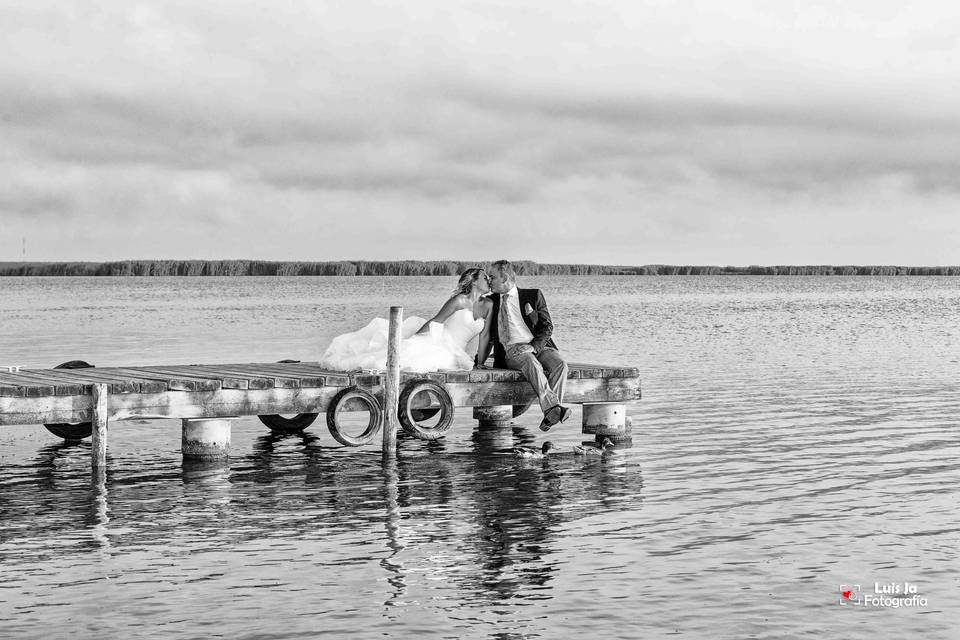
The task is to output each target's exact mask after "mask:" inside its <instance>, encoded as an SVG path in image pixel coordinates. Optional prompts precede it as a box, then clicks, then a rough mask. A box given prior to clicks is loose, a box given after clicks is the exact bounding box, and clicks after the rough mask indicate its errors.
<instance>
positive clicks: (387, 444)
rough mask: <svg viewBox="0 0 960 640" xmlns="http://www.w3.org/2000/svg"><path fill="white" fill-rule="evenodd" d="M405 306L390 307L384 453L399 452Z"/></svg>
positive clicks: (385, 380) (387, 454)
mask: <svg viewBox="0 0 960 640" xmlns="http://www.w3.org/2000/svg"><path fill="white" fill-rule="evenodd" d="M402 324H403V307H390V329H389V333H388V334H387V375H386V378H385V379H384V382H383V455H384V456H390V457H393V456H394V455H396V452H397V424H398V422H399V421H398V420H397V404H398V403H399V401H400V326H401V325H402Z"/></svg>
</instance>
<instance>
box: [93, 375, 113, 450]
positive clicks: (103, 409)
mask: <svg viewBox="0 0 960 640" xmlns="http://www.w3.org/2000/svg"><path fill="white" fill-rule="evenodd" d="M107 389H108V387H107V385H106V384H95V385H93V420H92V427H93V429H92V433H91V435H92V436H93V438H92V444H93V451H92V452H91V462H92V465H93V468H94V469H103V468H104V467H106V466H107V411H108V409H109V406H110V402H109V400H110V399H109V396H108V394H109V392H108V390H107Z"/></svg>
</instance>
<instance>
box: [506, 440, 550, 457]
mask: <svg viewBox="0 0 960 640" xmlns="http://www.w3.org/2000/svg"><path fill="white" fill-rule="evenodd" d="M554 448H555V447H554V446H553V443H552V442H550V441H549V440H547V441H546V442H544V443H543V446H542V447H540V448H539V449H535V448H533V447H517V448H516V449H514V450H513V455H514V457H517V458H526V459H537V458H545V457H546V456H547V452H549V451H550V450H551V449H554Z"/></svg>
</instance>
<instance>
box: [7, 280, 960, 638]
mask: <svg viewBox="0 0 960 640" xmlns="http://www.w3.org/2000/svg"><path fill="white" fill-rule="evenodd" d="M524 282H525V283H526V284H527V285H531V286H541V287H542V288H544V289H545V290H546V292H547V296H548V301H549V302H550V307H551V311H552V313H553V315H554V320H555V323H556V325H557V332H556V335H555V337H556V339H557V341H558V342H559V344H560V346H561V348H562V349H563V350H564V351H565V352H566V353H567V354H568V356H569V357H570V359H573V360H579V361H596V362H603V363H611V364H613V363H622V364H627V365H634V366H638V367H639V368H640V371H641V374H642V377H643V392H644V399H643V400H642V401H640V402H637V403H634V404H633V405H631V406H630V409H629V413H630V415H631V416H632V419H633V422H634V445H635V446H634V447H633V448H632V449H630V450H626V451H622V452H619V453H618V454H617V455H616V456H614V457H612V458H610V459H608V460H604V461H592V460H591V461H589V462H580V461H577V460H575V459H574V458H573V457H572V456H570V455H561V456H558V457H556V458H553V459H547V460H545V461H532V462H529V461H519V460H514V459H512V458H510V457H507V456H503V455H496V452H497V450H498V449H499V448H500V447H502V446H506V445H513V444H518V443H524V444H531V443H539V442H541V441H542V440H543V439H544V438H543V434H541V433H540V432H539V431H538V430H537V429H536V425H537V423H538V422H539V416H538V415H536V413H537V412H536V411H531V412H530V414H528V415H525V416H523V417H521V418H520V419H518V421H517V422H516V424H515V425H514V429H513V432H512V433H511V434H508V435H507V436H506V437H504V438H501V439H499V440H497V441H489V440H485V439H484V438H482V437H480V436H479V435H478V434H476V433H474V424H475V423H474V421H473V420H472V419H471V416H470V412H469V411H468V410H461V411H460V412H459V413H458V414H457V420H456V423H455V426H454V430H453V433H452V435H451V436H449V437H448V438H446V439H445V440H443V441H440V442H436V443H431V444H425V443H421V442H419V441H411V440H403V441H402V443H401V451H400V455H399V459H398V461H397V463H396V465H394V466H390V467H384V466H383V465H382V464H381V461H380V455H379V449H378V447H377V446H376V445H370V446H368V447H362V448H358V449H348V448H344V447H341V446H339V445H338V444H337V443H336V442H335V441H334V440H333V439H332V438H331V437H330V436H329V434H327V433H326V430H325V428H321V425H320V423H317V424H315V425H314V427H312V428H311V429H310V430H309V431H308V432H307V433H308V435H307V436H305V437H290V438H285V439H276V438H273V437H271V436H270V435H268V433H269V432H268V431H267V429H266V428H265V427H263V426H262V425H260V423H259V422H258V421H256V420H255V419H244V420H240V421H238V422H237V423H236V424H235V426H234V429H233V445H232V449H231V451H232V454H233V455H232V457H231V460H230V464H229V467H185V466H183V465H182V464H181V461H180V454H179V438H180V430H179V423H178V422H175V421H154V422H133V423H126V422H121V423H115V424H114V425H113V429H112V430H111V436H110V452H109V459H108V464H109V472H108V475H107V478H106V482H105V483H98V482H93V481H91V474H90V470H89V444H81V445H76V446H64V445H63V444H61V442H60V441H59V440H58V439H56V438H55V437H53V436H52V435H50V434H49V433H48V432H47V431H46V430H45V429H43V428H42V427H37V426H17V427H4V428H0V465H2V471H0V474H2V475H0V561H2V565H0V637H4V638H7V637H10V638H20V637H23V638H35V637H48V638H107V637H118V638H119V637H123V638H158V637H162V638H201V637H207V638H214V637H224V638H231V639H236V638H297V637H303V638H312V637H316V636H318V635H320V634H328V635H329V637H337V636H348V635H349V636H351V637H364V638H366V637H388V636H394V637H409V636H417V637H423V638H486V637H492V638H558V637H576V636H578V635H581V634H590V635H589V637H598V638H640V637H644V638H645V637H663V636H680V637H692V638H695V637H713V638H744V637H762V638H782V637H811V638H814V637H815V638H819V637H824V636H827V635H828V634H829V636H830V637H841V635H842V636H843V637H871V636H875V637H892V636H894V635H898V636H903V637H921V636H922V637H927V638H936V637H940V638H947V637H951V636H953V637H955V630H956V629H957V628H960V604H958V596H960V558H958V553H960V552H958V549H960V514H958V508H957V503H958V487H960V431H958V426H960V424H958V422H960V418H958V415H960V393H958V391H960V279H958V278H930V279H927V278H900V279H897V278H801V277H797V278H785V277H784V278H739V277H715V278H711V277H706V278H694V277H686V278H635V277H626V278H562V277H557V278H530V279H527V280H526V281H524ZM453 284H454V282H453V279H448V278H387V279H376V278H300V279H297V278H264V279H259V278H234V279H231V278H224V279H214V278H192V279H186V278H185V279H179V278H152V279H146V278H145V279H133V278H130V279H106V278H103V279H84V278H76V279H74V278H48V279H41V278H36V279H34V278H23V279H15V278H3V279H0V296H2V305H0V320H2V322H0V365H7V364H17V365H21V366H25V367H26V366H30V367H46V366H53V365H56V364H59V363H60V362H63V361H65V360H70V359H75V358H82V359H85V360H88V361H90V362H93V363H94V364H96V365H98V366H109V365H136V364H159V363H199V362H236V361H275V360H280V359H284V358H298V359H302V360H315V359H316V358H317V357H319V354H320V352H321V350H322V348H323V347H325V346H326V343H327V342H328V341H329V339H330V338H331V337H333V336H334V335H335V334H337V333H341V332H344V331H347V330H351V329H355V328H357V327H358V326H360V324H362V323H363V322H365V321H366V320H368V319H369V318H370V317H373V316H374V315H386V310H387V308H388V307H389V306H390V305H391V304H403V305H404V306H405V309H406V313H407V314H408V315H409V314H416V315H421V316H429V315H431V314H432V312H433V311H434V310H435V307H436V306H437V304H438V302H439V301H440V300H441V299H442V298H443V296H444V295H445V294H446V293H447V292H448V290H449V289H451V288H452V287H453ZM567 424H568V425H569V424H574V426H566V425H565V426H564V428H562V429H556V430H555V431H554V432H551V433H550V439H551V440H553V441H554V442H555V443H557V444H559V445H560V448H561V449H562V450H569V447H570V445H572V444H573V443H576V442H579V441H580V440H581V439H582V436H581V434H580V433H579V427H578V426H576V425H577V424H579V412H575V414H574V419H573V420H572V421H571V422H570V423H567ZM904 582H909V583H911V584H913V585H916V586H917V588H918V593H919V594H920V596H922V597H923V598H924V599H925V600H926V602H927V606H926V607H922V608H921V607H912V608H907V607H902V608H892V607H886V608H867V607H854V606H849V605H847V606H841V605H840V604H839V599H840V596H839V585H840V584H859V585H862V589H863V590H864V591H867V592H872V591H873V590H874V588H875V583H881V586H882V585H884V584H890V583H897V584H900V585H902V584H903V583H904ZM898 602H900V601H898Z"/></svg>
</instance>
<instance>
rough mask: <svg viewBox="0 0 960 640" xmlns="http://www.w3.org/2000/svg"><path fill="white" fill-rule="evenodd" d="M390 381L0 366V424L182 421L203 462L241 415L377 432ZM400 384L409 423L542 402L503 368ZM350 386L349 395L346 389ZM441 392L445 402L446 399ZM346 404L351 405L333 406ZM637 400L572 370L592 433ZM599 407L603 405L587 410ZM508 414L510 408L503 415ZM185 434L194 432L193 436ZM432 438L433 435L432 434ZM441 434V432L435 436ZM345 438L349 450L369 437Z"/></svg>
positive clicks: (299, 372)
mask: <svg viewBox="0 0 960 640" xmlns="http://www.w3.org/2000/svg"><path fill="white" fill-rule="evenodd" d="M425 381H431V382H433V383H436V385H435V387H434V388H433V391H431V390H430V389H427V390H426V392H425V393H419V394H417V393H415V394H414V395H415V396H417V397H414V398H411V397H410V396H409V394H408V395H407V397H406V398H405V397H404V393H403V391H402V390H403V389H404V388H407V387H409V386H410V385H411V384H412V383H415V382H419V383H420V385H421V386H420V387H418V388H424V385H423V383H424V382H425ZM386 382H387V376H386V372H361V371H355V372H342V371H329V370H325V369H323V368H321V367H320V366H319V364H317V363H311V362H283V363H257V364H251V363H241V364H216V365H176V366H146V367H141V366H138V367H103V368H100V367H96V368H78V369H61V368H57V369H19V368H17V367H3V368H0V426H4V425H14V424H48V425H49V424H53V425H57V424H60V425H69V424H71V423H90V431H91V432H92V434H93V439H94V445H95V447H94V448H95V449H98V448H104V449H105V446H106V439H105V436H106V428H107V425H108V424H109V425H115V424H116V423H117V422H120V421H123V420H134V419H137V420H142V419H171V418H172V419H181V420H183V425H184V426H183V428H184V432H183V433H184V454H185V455H187V443H188V440H190V438H195V439H197V442H199V443H200V445H201V446H200V449H199V450H198V451H199V453H197V454H196V455H197V456H198V457H204V451H205V449H204V447H203V445H204V442H205V441H206V440H207V439H209V440H210V442H213V443H215V442H220V444H221V445H222V444H223V443H222V440H223V438H224V434H223V432H224V430H226V436H225V437H226V446H228V445H229V419H230V418H236V417H239V416H267V417H269V416H273V417H275V418H278V419H279V420H280V427H281V428H282V427H283V426H284V425H287V424H289V425H293V426H294V427H296V428H303V427H302V426H301V425H302V424H303V423H307V424H309V422H310V421H312V420H310V418H311V416H312V417H314V418H315V417H316V416H317V415H319V414H324V413H326V414H327V422H328V425H331V413H332V414H333V416H332V419H333V420H335V419H336V416H337V411H339V410H342V409H345V410H347V411H356V410H360V409H364V408H366V409H368V410H369V412H370V414H371V420H370V428H369V429H368V431H372V432H373V433H374V434H375V433H376V431H378V430H379V428H380V420H381V419H382V416H383V409H382V406H383V404H384V397H385V390H386ZM428 386H429V385H428ZM399 388H400V389H401V392H400V401H401V405H403V403H404V402H406V403H407V404H406V406H405V407H404V406H401V407H400V409H399V411H400V413H401V416H403V415H406V416H407V418H408V422H409V421H410V418H411V416H412V417H413V418H414V419H416V418H425V417H429V416H430V415H433V414H436V412H437V411H443V410H445V409H444V403H446V404H449V405H451V406H452V407H474V408H475V409H474V417H475V418H477V419H478V420H479V421H480V423H481V425H486V426H488V427H489V426H493V427H495V426H497V425H498V424H500V425H502V424H503V423H504V422H505V421H506V420H508V419H509V418H511V417H513V416H515V415H518V414H517V411H522V410H523V408H524V407H526V406H529V404H530V403H531V402H533V401H534V400H536V397H535V396H534V394H533V391H532V389H531V387H530V385H529V384H528V383H527V382H526V381H525V380H524V379H523V378H522V377H521V375H520V373H519V372H517V371H513V370H506V369H475V370H469V371H441V372H433V373H406V372H404V373H402V374H400V377H399ZM437 388H439V389H440V391H436V389H437ZM347 390H350V391H351V393H345V392H346V391H347ZM444 392H445V394H444ZM444 395H446V396H447V397H446V398H443V397H442V396H444ZM339 398H347V400H349V401H350V402H347V404H346V405H344V406H336V405H337V404H338V402H339ZM369 398H373V399H375V400H370V399H369ZM438 398H439V401H438ZM639 398H640V379H639V371H638V370H637V369H635V368H629V367H627V368H624V367H610V366H601V365H588V364H571V365H570V371H569V375H568V382H567V386H566V395H565V399H564V402H565V404H582V405H585V408H584V431H585V432H588V433H599V431H597V430H596V429H594V430H593V431H588V430H587V427H588V426H589V425H588V422H590V421H591V420H592V421H593V423H596V417H597V416H598V415H601V414H603V415H606V414H609V413H610V411H609V409H611V408H614V409H615V408H616V407H620V408H621V411H620V413H621V414H622V413H624V412H623V411H622V407H623V404H624V403H626V402H630V401H633V400H637V399H639ZM358 399H359V400H364V399H366V403H367V405H366V406H363V402H360V403H359V404H358V402H357V400H358ZM345 402H346V401H345ZM347 405H349V406H347ZM373 405H377V406H373ZM594 405H597V406H598V407H600V408H599V409H597V410H592V409H590V410H588V407H592V406H594ZM498 408H500V410H499V412H498ZM511 408H512V409H513V413H511V412H510V411H509V409H511ZM504 409H507V410H508V411H507V412H506V413H504ZM451 413H452V411H451ZM278 414H280V415H278ZM291 414H299V415H298V416H297V417H298V418H300V420H298V421H296V422H292V421H291V420H292V419H288V418H282V417H280V416H282V415H287V416H289V415H291ZM588 414H589V416H588ZM450 418H451V419H452V415H451V416H450ZM588 418H589V419H588ZM375 422H376V424H374V423H375ZM401 422H403V420H402V419H401ZM601 422H602V421H601ZM265 423H266V424H269V421H268V420H265ZM406 426H407V425H406V424H404V427H405V428H406ZM616 426H618V425H614V427H616ZM188 428H189V429H190V430H191V434H193V435H191V436H189V437H188ZM611 428H613V427H611ZM51 430H52V429H51ZM333 430H334V429H333V426H331V431H333ZM600 431H603V424H600ZM427 432H428V437H430V436H431V435H432V434H430V433H429V429H428V430H427ZM611 433H613V432H611ZM367 435H369V434H367ZM439 435H442V434H438V435H436V436H434V437H439ZM344 437H345V438H346V439H347V440H348V441H349V443H350V444H364V443H365V442H368V441H369V438H367V439H363V438H357V437H353V436H344ZM218 439H219V440H218ZM338 439H339V438H338ZM341 441H343V440H341ZM191 442H193V441H192V440H191ZM223 449H224V447H223V446H220V448H219V449H218V448H217V446H213V448H212V449H210V450H209V452H210V455H211V456H212V457H216V456H217V455H218V451H219V452H220V454H223V455H225V453H224V452H223V451H222V450H223ZM102 456H103V452H101V453H100V454H98V453H97V452H96V451H95V452H94V458H95V459H94V464H95V465H96V464H97V458H102Z"/></svg>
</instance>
